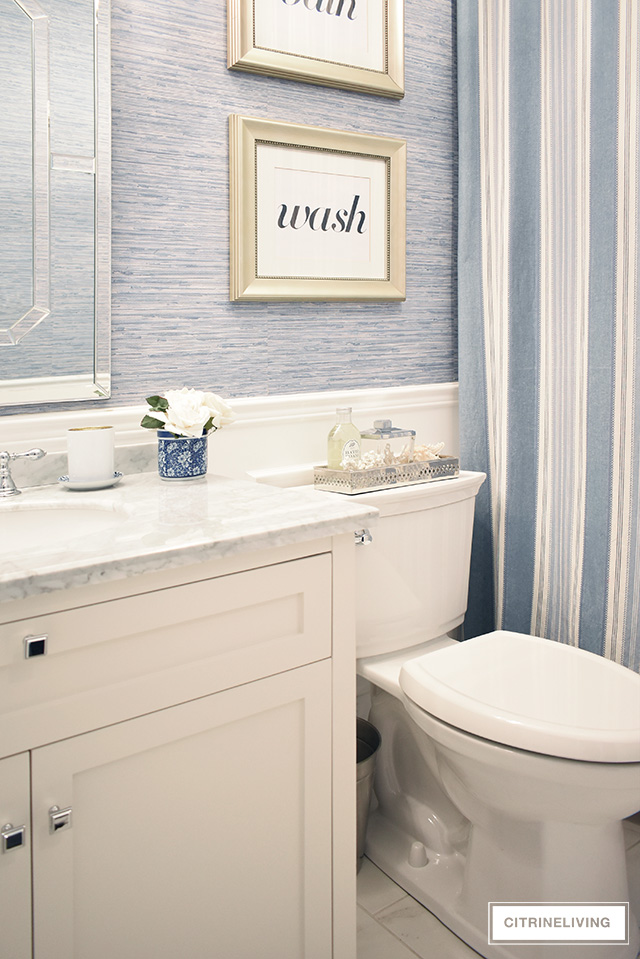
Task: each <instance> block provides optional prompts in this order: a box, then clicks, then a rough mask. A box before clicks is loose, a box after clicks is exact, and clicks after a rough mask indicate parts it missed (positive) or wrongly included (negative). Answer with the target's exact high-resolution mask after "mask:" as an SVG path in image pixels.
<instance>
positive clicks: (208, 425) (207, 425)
mask: <svg viewBox="0 0 640 959" xmlns="http://www.w3.org/2000/svg"><path fill="white" fill-rule="evenodd" d="M217 429H218V427H217V426H214V425H213V416H210V417H209V419H208V420H207V422H206V423H205V424H204V426H203V427H202V432H203V433H208V432H209V430H214V432H215V430H217Z"/></svg>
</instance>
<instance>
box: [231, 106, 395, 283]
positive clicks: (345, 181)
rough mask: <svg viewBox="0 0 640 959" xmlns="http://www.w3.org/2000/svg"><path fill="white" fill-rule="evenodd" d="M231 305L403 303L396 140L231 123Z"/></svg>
mask: <svg viewBox="0 0 640 959" xmlns="http://www.w3.org/2000/svg"><path fill="white" fill-rule="evenodd" d="M230 157H231V169H230V196H231V271H230V273H231V290H230V296H231V299H232V300H266V299H329V300H335V299H384V300H386V299H394V300H400V299H404V283H405V197H406V144H405V141H404V140H398V139H395V138H390V137H376V136H370V135H365V134H354V133H347V132H345V131H340V130H327V129H325V128H322V127H308V126H300V125H298V124H286V123H277V122H275V121H272V120H258V119H254V118H248V117H240V116H232V117H231V118H230Z"/></svg>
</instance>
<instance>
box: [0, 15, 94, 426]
mask: <svg viewBox="0 0 640 959" xmlns="http://www.w3.org/2000/svg"><path fill="white" fill-rule="evenodd" d="M18 5H19V6H22V4H20V3H18ZM93 18H94V31H93V63H94V71H93V76H94V91H93V93H94V98H93V99H94V177H95V186H94V346H93V370H92V371H90V372H87V373H86V374H82V375H78V376H58V377H56V376H55V375H52V376H50V377H49V376H46V377H24V378H17V379H11V380H0V407H2V406H16V405H28V404H32V403H62V402H67V401H76V400H78V401H80V400H85V401H86V400H97V399H108V398H109V397H110V396H111V4H110V0H93ZM47 139H48V138H47ZM48 154H49V155H48V158H47V166H48V168H49V170H50V169H51V166H52V156H51V151H50V149H49V148H48ZM9 348H10V349H11V348H13V347H9ZM16 348H17V349H19V346H18V345H17V344H16Z"/></svg>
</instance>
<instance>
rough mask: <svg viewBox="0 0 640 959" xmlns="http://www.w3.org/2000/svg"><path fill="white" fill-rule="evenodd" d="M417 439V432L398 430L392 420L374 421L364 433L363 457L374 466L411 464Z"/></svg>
mask: <svg viewBox="0 0 640 959" xmlns="http://www.w3.org/2000/svg"><path fill="white" fill-rule="evenodd" d="M415 437H416V431H415V430H402V429H398V428H397V427H395V426H393V425H392V423H391V420H374V421H373V427H372V429H369V430H365V431H364V432H363V433H362V456H363V457H364V458H367V459H369V460H371V465H373V466H392V465H394V464H401V463H411V462H412V460H413V447H414V443H415Z"/></svg>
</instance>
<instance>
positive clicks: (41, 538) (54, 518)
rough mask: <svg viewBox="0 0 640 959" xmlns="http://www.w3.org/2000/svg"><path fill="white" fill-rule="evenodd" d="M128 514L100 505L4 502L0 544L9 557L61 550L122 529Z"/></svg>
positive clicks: (0, 522) (1, 514)
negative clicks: (78, 542) (21, 553)
mask: <svg viewBox="0 0 640 959" xmlns="http://www.w3.org/2000/svg"><path fill="white" fill-rule="evenodd" d="M125 519H126V514H124V513H120V512H118V511H116V510H114V509H111V508H109V507H107V508H102V507H100V506H67V505H64V506H62V505H59V506H58V505H55V506H46V505H44V504H43V505H42V506H39V505H38V506H36V505H33V506H31V505H29V506H27V505H23V504H22V503H21V504H20V505H18V504H17V503H16V504H15V505H14V504H13V503H12V504H10V505H9V504H5V503H0V544H1V545H2V551H3V554H4V555H5V557H6V558H7V559H9V560H11V557H12V556H13V555H15V554H16V553H19V552H21V551H22V550H25V549H28V550H32V549H47V548H49V547H52V546H53V547H60V546H61V545H64V543H66V542H68V541H70V540H77V539H84V538H85V537H87V536H92V535H93V534H95V533H102V532H104V531H105V530H109V529H113V528H115V527H117V526H119V525H120V524H121V523H122V522H124V520H125Z"/></svg>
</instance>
